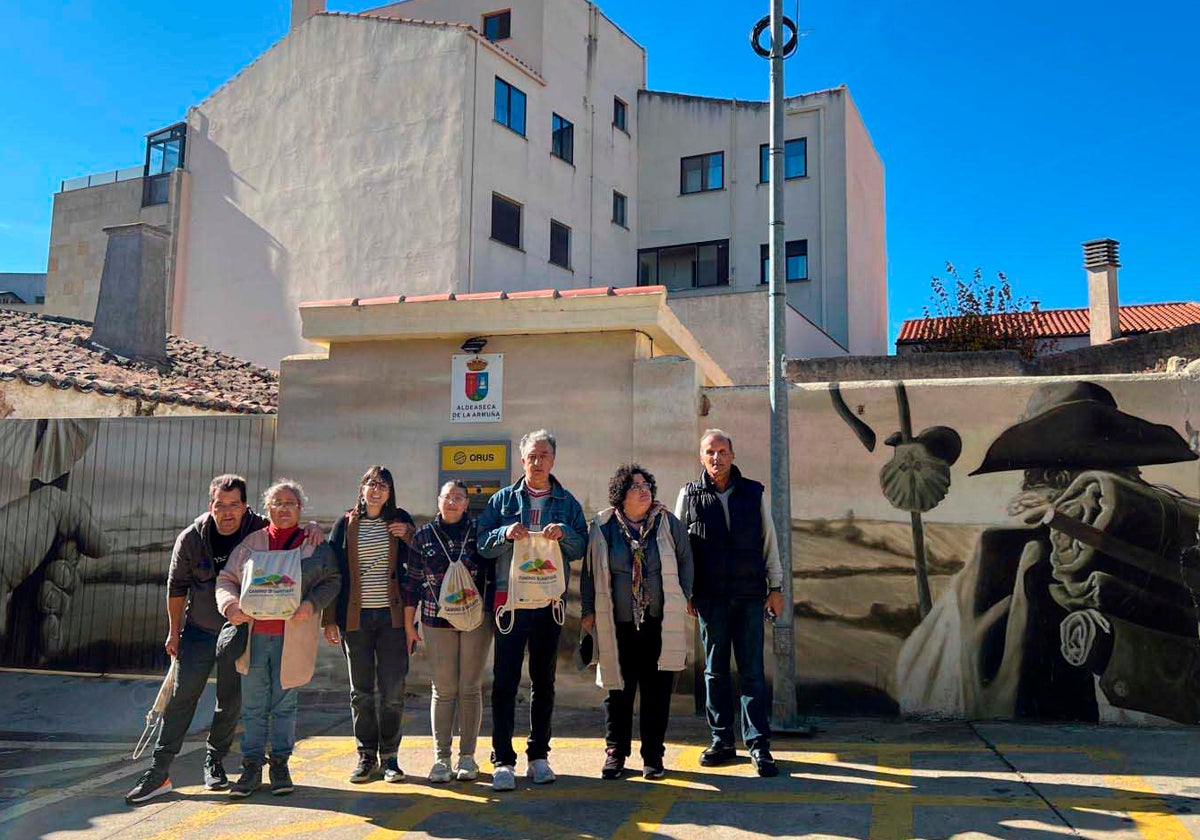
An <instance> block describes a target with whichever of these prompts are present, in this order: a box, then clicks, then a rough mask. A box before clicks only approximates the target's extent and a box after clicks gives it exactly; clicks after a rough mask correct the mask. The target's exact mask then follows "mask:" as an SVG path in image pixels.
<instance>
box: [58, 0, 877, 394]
mask: <svg viewBox="0 0 1200 840" xmlns="http://www.w3.org/2000/svg"><path fill="white" fill-rule="evenodd" d="M323 8H324V3H322V2H317V0H297V2H295V3H294V4H293V20H292V30H291V32H290V33H289V35H288V36H287V37H285V38H284V39H282V40H281V41H280V42H279V43H277V44H275V45H274V46H273V47H271V48H270V49H269V50H267V52H265V53H264V54H263V55H261V56H260V57H259V58H258V59H257V60H255V61H254V62H253V63H252V64H250V65H249V66H248V67H246V68H245V69H244V70H243V71H242V72H241V73H239V74H238V75H237V76H236V77H234V78H233V79H231V80H230V81H229V82H227V83H226V84H225V85H223V86H222V87H221V88H219V89H218V90H217V91H215V92H214V93H213V94H212V95H210V96H209V97H208V98H207V99H205V100H204V101H203V102H201V103H200V104H199V105H197V106H195V107H194V108H192V109H190V110H189V112H188V115H187V120H186V140H185V143H184V144H181V151H180V153H179V154H178V155H177V160H178V161H179V164H178V166H179V170H180V174H179V175H178V176H176V177H175V178H174V179H173V180H171V181H170V183H169V184H163V187H169V189H160V190H158V191H157V192H156V193H155V195H154V196H153V197H154V198H156V199H158V200H163V199H165V200H167V201H169V202H172V203H174V204H175V206H174V207H173V208H172V212H167V213H162V214H160V215H164V216H165V217H166V219H167V222H166V223H165V226H166V227H168V228H170V229H171V230H172V231H173V242H172V246H171V251H170V253H171V254H172V257H171V267H170V271H169V276H170V282H171V284H172V288H171V293H170V294H169V296H168V299H169V300H170V304H169V309H170V311H169V313H168V317H169V319H170V321H169V322H170V328H171V331H172V332H174V333H176V334H179V335H183V336H186V337H188V338H190V339H193V340H195V341H199V342H202V343H205V344H208V345H211V346H216V347H220V348H222V349H223V350H226V351H228V352H231V353H234V354H235V355H239V356H242V357H245V358H249V359H253V360H255V361H258V362H261V363H263V364H269V365H278V363H279V360H280V359H281V358H282V357H284V356H287V355H291V354H295V353H303V352H309V351H311V350H313V349H314V345H312V344H310V343H308V342H306V341H305V340H304V339H303V338H302V337H301V334H300V319H299V316H298V307H299V304H300V303H301V302H302V301H306V300H321V299H331V298H347V297H350V298H364V299H365V298H373V297H384V296H397V295H401V294H403V295H407V296H410V297H412V296H420V295H435V294H447V293H453V294H455V295H458V296H462V295H467V294H472V293H480V292H494V291H498V290H504V291H507V292H510V293H512V292H518V291H522V290H533V289H542V288H548V287H553V288H559V289H566V288H578V287H588V286H626V285H632V284H634V283H635V282H638V283H648V284H654V283H662V284H664V285H666V286H668V287H669V288H670V289H671V291H672V295H671V303H672V307H673V308H674V309H675V310H676V311H677V312H679V314H680V317H681V319H682V320H683V321H684V323H685V324H686V325H687V326H688V327H689V329H691V330H692V332H693V333H694V334H695V335H696V336H697V338H699V339H700V341H701V342H702V343H703V344H704V345H705V346H706V347H709V348H710V352H711V353H712V355H713V356H714V358H716V359H717V361H718V362H719V363H721V364H722V366H723V367H724V368H725V369H726V370H727V371H729V373H730V374H731V375H732V376H733V378H734V380H735V381H761V380H762V379H763V378H765V375H766V368H765V360H766V328H765V325H766V295H765V291H764V290H765V286H763V285H762V284H761V282H760V280H761V272H762V258H761V256H760V248H761V246H762V245H763V243H765V241H766V234H765V231H766V228H767V224H766V213H767V189H766V184H765V183H762V182H761V180H760V175H759V165H760V164H759V159H760V146H762V144H765V143H766V142H767V139H768V132H769V123H768V114H767V108H766V106H765V105H763V104H756V103H744V102H733V101H729V100H712V99H704V98H698V97H691V96H679V95H674V94H665V93H655V92H649V91H646V90H645V88H646V70H645V67H646V56H645V51H644V50H643V48H642V47H640V46H639V45H638V44H637V43H635V42H634V41H633V40H632V39H631V38H629V36H628V35H626V34H625V33H624V32H622V31H621V30H620V28H618V26H617V25H616V24H614V23H613V22H612V21H610V20H609V19H608V18H606V17H605V16H604V15H603V13H601V12H600V10H599V9H598V8H597V7H596V6H594V5H593V4H591V3H588V2H586V1H585V0H554V2H547V0H513V2H510V3H508V4H507V6H506V7H504V8H502V9H501V10H500V11H496V10H495V7H494V5H493V4H492V3H491V2H486V0H407V2H403V3H396V4H392V5H387V6H382V7H380V8H378V9H375V10H372V11H369V12H364V13H362V14H357V15H349V14H338V13H326V12H324V11H323ZM156 136H157V135H156ZM787 137H788V138H789V140H790V141H791V142H790V143H789V147H788V149H789V154H788V171H789V178H790V180H789V181H788V183H787V185H786V187H785V189H786V199H787V220H788V224H787V239H788V241H789V260H788V268H789V275H790V276H791V278H792V279H793V282H790V283H789V302H790V303H791V305H792V307H793V308H792V309H791V310H789V341H788V345H789V347H788V349H789V354H790V355H797V356H808V357H812V356H827V355H839V354H845V353H855V354H878V353H884V352H886V338H887V327H886V323H887V319H886V248H885V240H884V197H883V170H882V165H881V163H880V161H879V158H878V156H877V155H876V153H875V151H874V149H873V147H872V146H871V142H870V139H869V137H868V136H867V133H866V131H865V129H864V127H863V125H862V121H861V119H860V118H859V116H858V113H857V110H856V109H855V107H854V105H853V103H852V101H851V100H850V96H849V94H848V92H847V91H846V90H845V88H838V89H835V90H830V91H823V92H820V93H814V94H809V95H807V96H803V97H797V98H794V99H791V100H789V102H788V116H787ZM182 149H186V152H185V153H184V152H183V151H182ZM146 166H147V170H146V173H145V174H146V176H147V177H149V176H151V175H153V174H154V173H152V172H151V171H150V169H151V168H152V165H151V160H150V157H149V155H148V156H147V164H146ZM161 168H162V167H161V165H160V166H159V169H161ZM156 171H157V170H156ZM155 177H159V178H161V174H159V175H156V176H155ZM118 186H120V185H119V184H114V185H109V186H104V185H101V186H93V187H88V188H87V189H89V190H104V189H110V190H111V189H115V188H116V187H118ZM128 189H130V188H126V191H128ZM142 194H143V195H149V192H148V191H146V190H143V191H142ZM72 198H73V197H72V196H71V193H69V192H65V193H60V194H59V195H58V196H56V201H55V228H54V230H55V233H54V235H53V236H52V242H51V254H52V255H54V254H56V253H62V254H68V253H73V252H72V251H71V242H70V241H68V240H69V237H67V239H62V238H59V239H58V241H56V237H57V236H58V231H59V229H60V227H61V229H62V230H64V231H66V230H68V229H69V230H74V231H79V230H81V229H87V228H89V226H93V225H94V226H95V227H97V228H98V227H100V226H101V224H102V223H103V224H110V223H111V222H110V221H108V220H107V219H104V218H103V206H104V203H105V202H104V201H103V200H100V201H91V202H87V203H81V202H80V201H78V200H72ZM84 204H86V206H89V207H97V208H100V209H99V210H97V211H96V212H97V213H98V215H97V216H96V217H95V219H94V220H93V219H80V218H79V217H78V210H77V209H75V210H73V213H74V214H75V215H74V216H72V219H71V222H72V224H71V225H70V226H67V225H60V224H59V215H60V205H62V206H63V209H64V210H65V209H66V208H67V206H68V205H69V206H70V207H72V208H78V207H79V206H83V205H84ZM156 221H157V220H156ZM158 223H159V224H164V223H163V222H158ZM55 271H56V261H54V260H52V261H51V271H50V278H49V279H48V284H47V285H48V291H47V312H60V314H68V315H73V316H75V317H82V318H90V317H91V313H90V312H85V311H82V309H86V308H87V306H88V301H93V304H92V305H94V298H95V296H94V294H93V295H90V297H89V295H87V294H80V293H79V291H78V290H79V289H80V288H81V287H83V288H88V287H89V284H98V282H99V277H98V276H97V277H95V278H82V279H81V278H74V277H67V276H65V275H64V276H60V277H56V276H55ZM60 274H62V272H61V269H60ZM62 288H66V289H71V290H72V291H73V295H74V296H73V297H72V298H71V299H70V301H69V302H68V301H67V300H66V299H65V298H60V299H59V300H56V294H55V291H56V289H62Z"/></svg>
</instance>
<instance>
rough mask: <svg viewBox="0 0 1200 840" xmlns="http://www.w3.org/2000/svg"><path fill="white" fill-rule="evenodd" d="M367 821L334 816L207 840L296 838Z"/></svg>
mask: <svg viewBox="0 0 1200 840" xmlns="http://www.w3.org/2000/svg"><path fill="white" fill-rule="evenodd" d="M366 821H367V818H366V817H360V816H357V815H355V814H334V815H332V816H328V817H321V818H319V819H313V820H304V821H302V822H292V823H287V824H286V825H280V826H269V827H268V826H257V827H255V828H250V829H246V830H245V831H235V832H233V833H232V834H206V835H205V837H206V840H263V838H264V837H294V836H295V835H297V834H309V833H314V832H318V831H324V830H326V829H329V828H344V827H346V826H350V825H359V824H360V823H364V822H366Z"/></svg>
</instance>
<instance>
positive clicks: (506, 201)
mask: <svg viewBox="0 0 1200 840" xmlns="http://www.w3.org/2000/svg"><path fill="white" fill-rule="evenodd" d="M497 204H499V205H500V206H501V207H504V208H505V209H515V210H516V240H517V241H516V242H515V243H514V242H511V241H510V240H509V239H506V238H505V237H504V235H503V234H505V233H506V231H505V230H499V231H498V230H497V229H496V206H497ZM524 215H525V205H524V204H522V203H521V202H519V201H514V200H513V199H511V198H509V197H508V196H506V195H501V194H500V193H496V192H494V193H492V219H491V228H490V238H491V240H492V241H493V242H499V243H500V244H501V245H507V246H508V247H510V248H516V249H517V250H518V251H523V250H525V249H524V248H523V247H522V244H521V240H522V236H521V234H522V232H523V231H522V228H523V227H524Z"/></svg>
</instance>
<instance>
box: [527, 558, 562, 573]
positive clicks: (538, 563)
mask: <svg viewBox="0 0 1200 840" xmlns="http://www.w3.org/2000/svg"><path fill="white" fill-rule="evenodd" d="M521 571H522V572H525V573H526V574H531V575H537V576H538V577H544V576H545V575H552V574H554V573H555V572H557V571H558V567H557V566H555V565H554V562H553V561H551V560H544V559H542V558H541V557H534V558H532V559H530V560H526V561H525V562H524V563H522V564H521Z"/></svg>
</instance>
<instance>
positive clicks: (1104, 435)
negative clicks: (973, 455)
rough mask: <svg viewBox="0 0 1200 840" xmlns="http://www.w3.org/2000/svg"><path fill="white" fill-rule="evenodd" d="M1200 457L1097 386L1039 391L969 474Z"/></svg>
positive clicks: (1133, 464) (1171, 461)
mask: <svg viewBox="0 0 1200 840" xmlns="http://www.w3.org/2000/svg"><path fill="white" fill-rule="evenodd" d="M1198 457H1200V456H1198V455H1197V454H1196V453H1195V452H1193V451H1192V450H1191V449H1190V448H1189V447H1188V445H1187V442H1186V441H1184V439H1183V437H1181V436H1180V434H1179V433H1178V432H1177V431H1175V430H1174V429H1172V428H1171V427H1170V426H1163V425H1160V424H1158V423H1151V422H1150V421H1148V420H1143V419H1142V418H1140V417H1134V416H1133V415H1132V414H1126V413H1125V412H1123V411H1120V410H1118V409H1117V401H1116V400H1115V399H1113V395H1112V394H1111V393H1110V392H1109V391H1108V389H1107V388H1103V387H1101V386H1100V385H1097V384H1096V383H1094V382H1057V383H1053V384H1049V385H1042V386H1040V387H1038V388H1037V389H1036V390H1035V391H1034V392H1033V395H1032V396H1031V397H1030V398H1029V403H1028V405H1026V407H1025V414H1024V415H1022V417H1021V419H1020V421H1019V422H1017V423H1016V424H1014V425H1013V426H1010V427H1009V428H1007V429H1005V430H1004V431H1003V432H1001V433H1000V434H999V436H998V437H997V438H996V439H995V440H994V441H992V445H991V446H989V447H988V451H987V455H985V456H984V458H983V463H982V464H980V465H979V467H978V469H976V470H975V471H974V472H972V473H971V475H981V474H983V473H994V472H1005V471H1008V470H1027V469H1039V468H1041V469H1076V470H1083V469H1092V470H1106V469H1127V468H1129V467H1142V466H1147V465H1149V464H1176V463H1180V462H1182V461H1195V460H1196V459H1197V458H1198Z"/></svg>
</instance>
